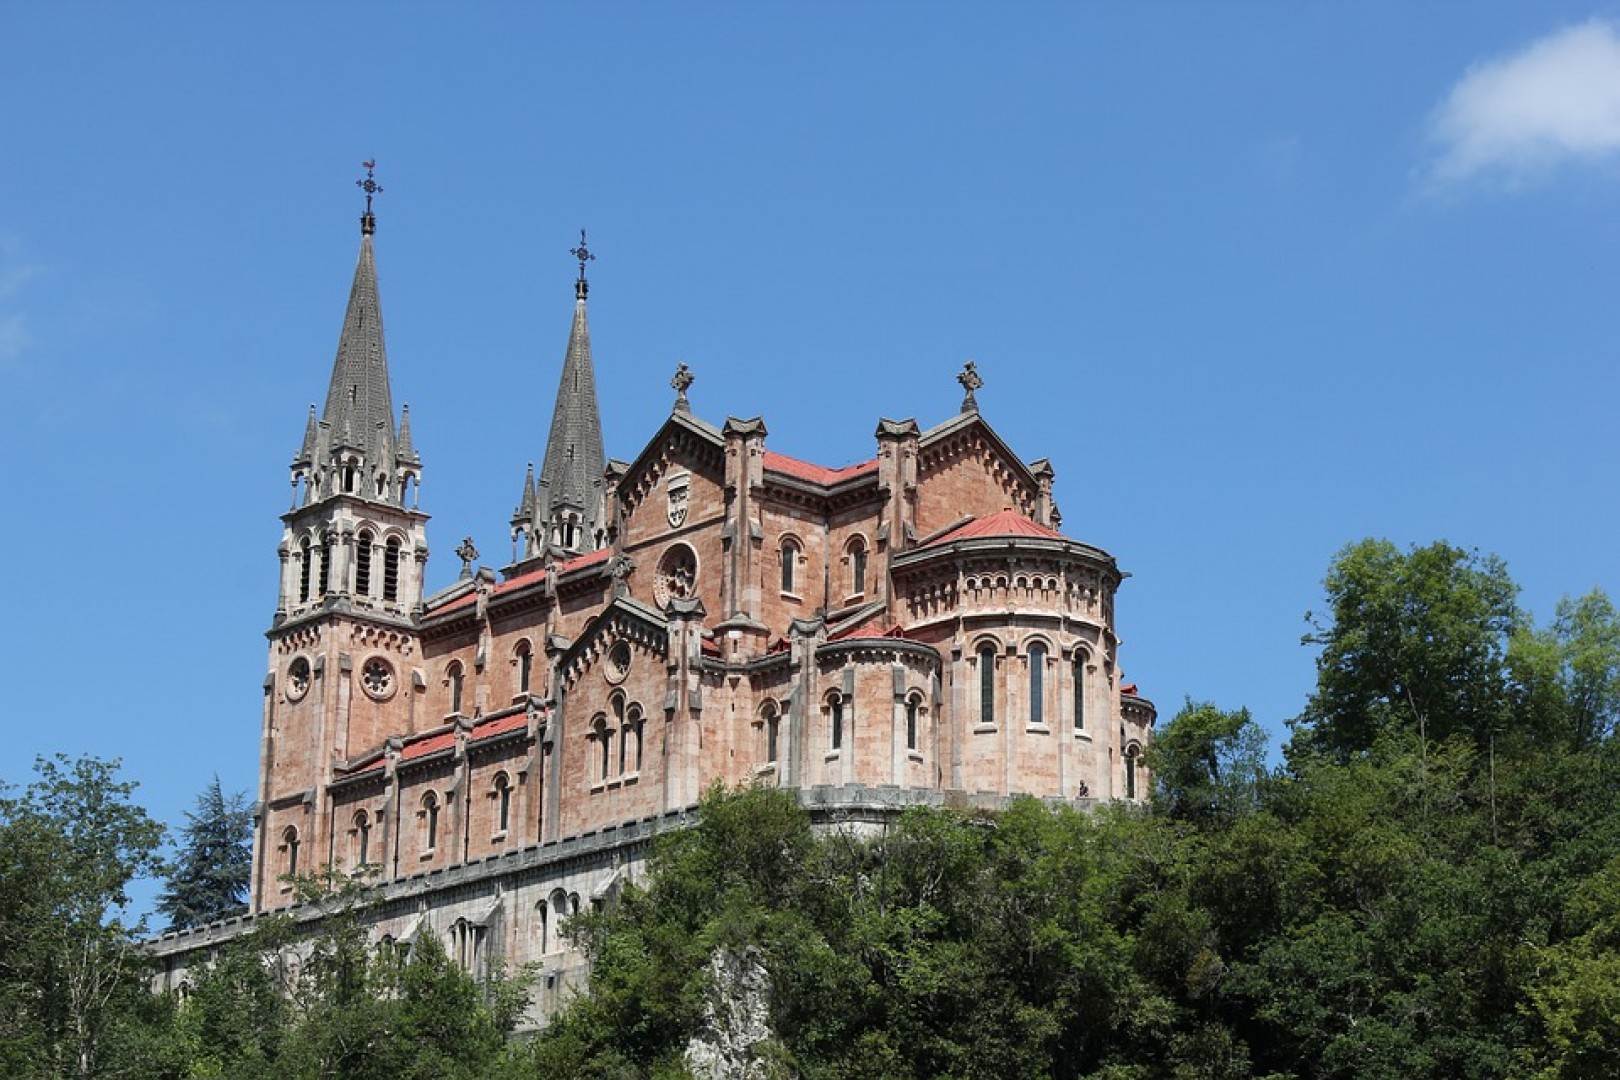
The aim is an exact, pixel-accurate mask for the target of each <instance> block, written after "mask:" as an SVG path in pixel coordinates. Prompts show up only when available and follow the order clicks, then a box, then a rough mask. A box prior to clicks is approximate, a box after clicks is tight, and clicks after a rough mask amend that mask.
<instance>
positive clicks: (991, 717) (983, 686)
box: [979, 642, 996, 726]
mask: <svg viewBox="0 0 1620 1080" xmlns="http://www.w3.org/2000/svg"><path fill="white" fill-rule="evenodd" d="M995 722H996V647H995V646H994V645H992V644H990V643H989V642H985V643H984V644H983V645H980V646H979V723H980V724H984V725H986V726H988V725H990V724H994V723H995Z"/></svg>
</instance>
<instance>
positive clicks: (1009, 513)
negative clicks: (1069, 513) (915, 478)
mask: <svg viewBox="0 0 1620 1080" xmlns="http://www.w3.org/2000/svg"><path fill="white" fill-rule="evenodd" d="M989 536H1033V537H1038V538H1041V539H1046V540H1067V539H1068V537H1067V536H1064V535H1063V534H1062V533H1060V532H1058V531H1057V530H1056V529H1053V528H1050V527H1049V526H1046V525H1042V524H1041V523H1040V522H1038V521H1035V520H1034V519H1033V518H1028V517H1025V516H1024V515H1023V514H1021V513H1019V512H1018V511H1017V510H1013V509H1011V508H1008V509H1005V510H998V511H996V512H995V513H994V514H986V515H984V516H983V517H976V518H974V519H973V520H972V521H966V522H963V523H962V524H961V525H958V526H957V527H956V528H954V529H952V530H951V531H950V532H948V533H946V534H945V535H944V536H941V537H940V538H939V539H937V540H935V541H933V542H932V543H930V544H928V545H927V546H928V547H938V546H939V545H940V544H949V543H951V542H952V541H955V540H971V539H974V538H977V537H989Z"/></svg>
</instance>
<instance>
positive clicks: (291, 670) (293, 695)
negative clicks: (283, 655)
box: [287, 656, 309, 701]
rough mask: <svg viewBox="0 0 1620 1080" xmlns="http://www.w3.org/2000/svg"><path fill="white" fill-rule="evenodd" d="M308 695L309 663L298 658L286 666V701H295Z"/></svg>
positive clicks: (302, 658)
mask: <svg viewBox="0 0 1620 1080" xmlns="http://www.w3.org/2000/svg"><path fill="white" fill-rule="evenodd" d="M307 693H309V661H308V660H307V659H305V658H304V657H302V656H300V657H298V658H297V659H295V660H294V661H293V662H292V663H290V664H288V665H287V700H288V701H297V700H299V699H300V698H302V697H303V696H304V695H305V694H307Z"/></svg>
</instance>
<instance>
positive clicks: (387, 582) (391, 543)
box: [383, 536, 399, 602]
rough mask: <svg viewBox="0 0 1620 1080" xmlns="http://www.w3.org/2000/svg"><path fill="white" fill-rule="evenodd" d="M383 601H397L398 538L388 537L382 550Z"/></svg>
mask: <svg viewBox="0 0 1620 1080" xmlns="http://www.w3.org/2000/svg"><path fill="white" fill-rule="evenodd" d="M383 599H384V600H387V601H390V602H393V601H397V600H398V599H399V537H397V536H390V537H389V538H388V546H387V547H385V548H383Z"/></svg>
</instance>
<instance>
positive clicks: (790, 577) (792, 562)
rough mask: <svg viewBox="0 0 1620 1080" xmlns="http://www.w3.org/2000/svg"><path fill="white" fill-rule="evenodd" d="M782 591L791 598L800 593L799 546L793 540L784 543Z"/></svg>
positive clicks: (786, 540)
mask: <svg viewBox="0 0 1620 1080" xmlns="http://www.w3.org/2000/svg"><path fill="white" fill-rule="evenodd" d="M781 554H782V591H783V592H785V593H787V594H788V595H789V596H792V595H794V594H795V593H797V592H798V589H797V587H796V586H797V585H798V572H799V544H798V541H796V540H793V539H791V538H785V539H783V541H782V552H781Z"/></svg>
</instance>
